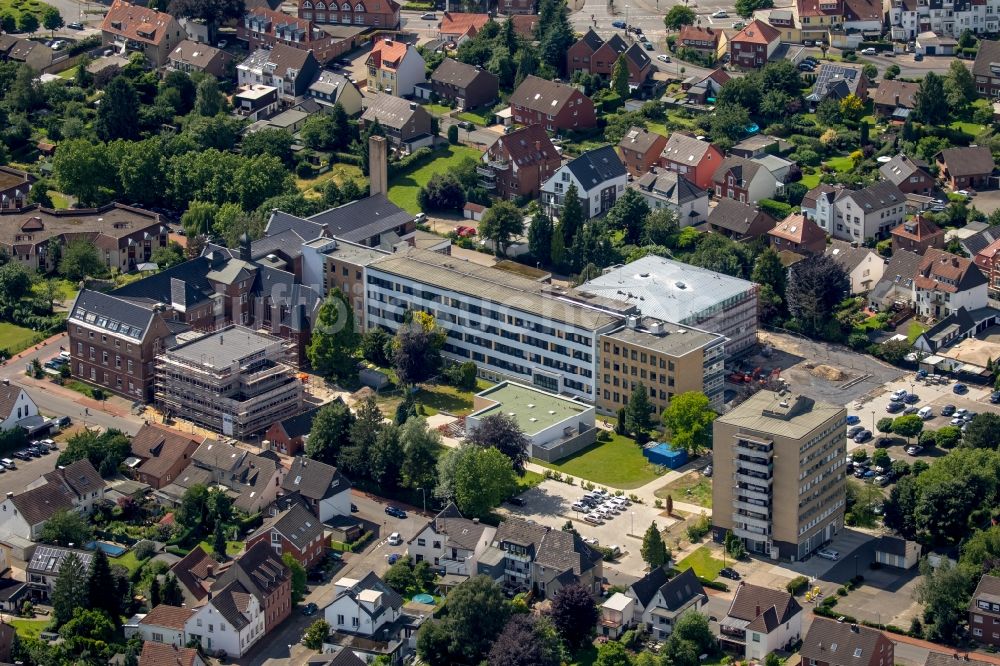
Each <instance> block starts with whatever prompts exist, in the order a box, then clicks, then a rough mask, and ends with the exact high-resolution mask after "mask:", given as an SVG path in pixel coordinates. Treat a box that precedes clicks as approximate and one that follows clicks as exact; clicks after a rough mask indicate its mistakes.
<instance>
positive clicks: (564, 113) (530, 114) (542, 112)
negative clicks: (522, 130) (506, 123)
mask: <svg viewBox="0 0 1000 666" xmlns="http://www.w3.org/2000/svg"><path fill="white" fill-rule="evenodd" d="M510 111H511V117H512V118H513V121H514V122H515V123H517V124H518V125H541V126H542V127H544V128H545V129H546V130H547V131H549V132H558V131H560V130H575V129H586V128H588V127H593V126H595V125H596V124H597V116H596V115H595V113H594V103H593V101H591V99H590V98H589V97H587V96H586V95H584V94H583V93H582V92H580V91H579V90H577V89H576V88H574V87H573V86H570V85H567V84H565V83H556V82H555V81H548V80H546V79H541V78H539V77H537V76H534V75H532V76H528V77H527V78H525V79H524V81H522V82H521V85H519V86H518V87H517V90H515V91H514V92H513V94H511V96H510Z"/></svg>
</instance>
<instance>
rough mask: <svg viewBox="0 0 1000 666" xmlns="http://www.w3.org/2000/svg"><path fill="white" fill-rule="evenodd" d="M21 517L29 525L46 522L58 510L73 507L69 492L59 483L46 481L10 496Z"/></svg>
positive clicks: (68, 509)
mask: <svg viewBox="0 0 1000 666" xmlns="http://www.w3.org/2000/svg"><path fill="white" fill-rule="evenodd" d="M10 501H11V502H12V503H13V504H14V508H15V509H17V510H18V511H19V512H20V514H21V517H23V518H24V521H25V522H26V523H28V525H38V524H39V523H44V522H45V521H46V520H48V519H49V518H51V517H52V515H53V514H55V512H56V511H59V510H60V509H65V510H67V511H70V510H72V509H73V501H72V500H71V499H70V496H69V494H68V493H67V492H66V491H65V490H63V488H62V486H60V485H59V484H57V483H52V482H49V483H46V484H43V485H41V486H38V487H37V488H32V489H31V490H25V491H24V492H23V493H18V494H17V495H14V496H13V497H11V498H10Z"/></svg>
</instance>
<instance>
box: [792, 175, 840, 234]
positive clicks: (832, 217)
mask: <svg viewBox="0 0 1000 666" xmlns="http://www.w3.org/2000/svg"><path fill="white" fill-rule="evenodd" d="M843 189H844V188H843V186H841V185H827V184H826V183H820V184H819V185H817V186H816V187H814V188H812V189H811V190H809V191H808V192H806V194H805V196H803V197H802V204H801V206H800V210H801V211H802V214H803V215H805V216H806V217H808V218H809V219H810V220H813V221H814V222H816V224H818V225H819V226H820V228H821V229H823V231H825V232H827V233H828V234H829V233H831V229H833V227H834V224H835V222H836V218H837V211H836V208H835V207H834V205H833V204H834V201H835V200H836V198H837V194H839V193H840V191H841V190H843Z"/></svg>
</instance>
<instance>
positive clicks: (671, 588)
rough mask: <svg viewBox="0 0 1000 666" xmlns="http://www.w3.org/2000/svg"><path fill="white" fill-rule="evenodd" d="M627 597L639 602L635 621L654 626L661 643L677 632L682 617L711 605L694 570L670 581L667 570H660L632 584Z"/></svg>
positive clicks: (682, 573)
mask: <svg viewBox="0 0 1000 666" xmlns="http://www.w3.org/2000/svg"><path fill="white" fill-rule="evenodd" d="M625 596H627V597H629V598H630V599H633V600H634V601H635V606H634V617H633V620H634V621H635V622H641V623H643V624H645V625H646V626H648V627H650V629H651V630H652V632H653V638H655V639H656V640H661V641H662V640H666V638H667V637H668V636H670V634H672V633H673V631H674V625H675V624H676V622H677V619H678V618H680V617H681V616H682V615H684V614H685V613H687V612H689V611H697V610H698V609H699V608H701V607H702V606H704V605H705V604H706V603H708V595H707V594H705V589H704V588H703V587H702V586H701V583H700V582H698V577H697V576H696V575H695V573H694V570H693V569H690V568H688V569H685V570H684V571H682V572H681V573H679V574H677V575H676V576H674V577H673V578H670V579H668V578H667V573H666V570H665V569H664V568H663V567H656V568H654V569H652V570H651V571H650V572H649V573H647V574H646V575H645V576H643V577H642V578H640V579H639V580H637V581H636V582H634V583H632V584H631V585H630V586H629V588H628V589H627V590H625Z"/></svg>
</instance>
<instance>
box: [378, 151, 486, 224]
mask: <svg viewBox="0 0 1000 666" xmlns="http://www.w3.org/2000/svg"><path fill="white" fill-rule="evenodd" d="M480 155H482V153H480V152H479V151H478V150H476V149H475V148H468V147H466V146H448V147H446V148H444V149H443V150H439V151H437V152H436V153H435V156H436V158H435V159H434V160H433V161H432V162H428V163H427V164H424V165H423V166H421V167H419V168H417V169H414V170H412V171H410V172H407V173H400V174H397V175H395V176H393V177H392V179H390V181H389V200H390V201H392V202H393V203H394V204H396V205H397V206H399V207H400V208H403V209H405V210H406V211H407V212H408V213H419V212H420V206H418V205H417V193H418V192H419V191H420V188H421V187H423V186H424V185H426V184H427V181H429V180H430V179H431V176H433V175H434V174H436V173H441V174H444V173H448V172H449V171H451V170H452V169H453V168H454V167H455V166H456V165H457V164H458V163H459V162H461V161H462V160H463V159H465V158H466V157H471V158H472V159H474V160H478V159H479V157H480Z"/></svg>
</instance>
